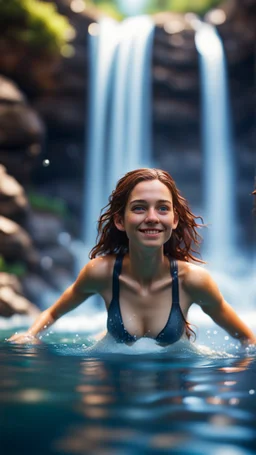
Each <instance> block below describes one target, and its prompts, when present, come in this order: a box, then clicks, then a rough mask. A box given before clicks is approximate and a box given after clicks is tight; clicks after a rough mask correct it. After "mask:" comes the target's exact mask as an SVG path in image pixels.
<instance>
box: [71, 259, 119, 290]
mask: <svg viewBox="0 0 256 455" xmlns="http://www.w3.org/2000/svg"><path fill="white" fill-rule="evenodd" d="M115 258H116V256H115V255H108V256H100V257H97V258H95V259H91V260H90V261H89V262H88V263H87V264H86V265H85V266H84V267H83V269H82V270H81V272H80V273H79V275H78V278H77V280H76V282H75V287H76V288H77V289H79V290H81V291H83V290H85V289H86V290H90V291H92V292H99V291H101V290H102V289H104V288H105V287H106V286H107V285H108V284H109V281H110V280H111V279H112V274H113V267H114V262H115Z"/></svg>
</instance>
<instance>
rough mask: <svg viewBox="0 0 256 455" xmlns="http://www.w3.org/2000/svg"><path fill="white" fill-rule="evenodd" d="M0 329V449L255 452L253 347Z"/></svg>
mask: <svg viewBox="0 0 256 455" xmlns="http://www.w3.org/2000/svg"><path fill="white" fill-rule="evenodd" d="M12 332H13V331H12ZM0 333H1V335H0V339H1V341H0V371H1V391H0V399H1V407H0V409H1V410H0V423H1V434H0V448H1V454H2V455H9V454H17V455H18V454H26V455H30V454H31V455H32V454H33V455H48V454H49V455H57V454H62V455H64V454H69V455H71V454H72V455H73V454H74V455H75V454H79V455H80V454H81V455H84V454H88V455H94V454H97V455H103V454H104V455H108V454H111V455H116V454H118V455H119V454H120V455H121V454H122V455H123V454H124V455H130V454H138V455H139V454H140V455H141V454H166V453H171V454H174V455H176V454H179V455H181V454H182V455H249V454H255V453H256V419H255V417H256V355H255V350H253V349H252V350H251V351H250V350H249V351H248V350H247V351H242V350H237V351H236V352H233V353H232V352H231V351H230V352H227V350H226V351H225V350H223V351H219V350H218V351H212V350H210V349H209V348H207V347H206V346H205V347H202V346H201V347H200V346H190V345H189V344H188V343H187V342H180V343H178V344H175V345H174V346H173V347H171V348H161V347H159V346H156V345H155V342H154V341H153V340H149V339H142V340H139V341H138V342H137V343H136V349H135V348H129V347H126V346H120V345H118V346H117V345H115V344H113V342H112V341H111V340H109V339H105V340H103V341H101V342H99V343H98V344H96V347H95V345H93V343H92V341H91V340H90V339H88V336H87V335H85V334H83V333H80V334H77V333H76V334H75V333H68V334H67V333H52V334H50V335H49V334H48V336H47V335H45V336H44V343H42V344H40V345H35V346H18V345H10V344H7V343H5V342H4V339H5V337H6V336H8V335H9V334H10V333H11V331H10V330H8V331H6V330H2V331H1V332H0ZM111 343H112V344H111ZM110 346H112V349H110Z"/></svg>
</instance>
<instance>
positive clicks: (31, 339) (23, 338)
mask: <svg viewBox="0 0 256 455" xmlns="http://www.w3.org/2000/svg"><path fill="white" fill-rule="evenodd" d="M7 341H9V342H10V343H15V344H41V341H40V340H38V338H36V337H35V336H34V335H31V334H30V333H28V332H22V333H15V335H12V336H11V338H8V339H7Z"/></svg>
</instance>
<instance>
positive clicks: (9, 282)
mask: <svg viewBox="0 0 256 455" xmlns="http://www.w3.org/2000/svg"><path fill="white" fill-rule="evenodd" d="M1 287H9V288H11V289H13V291H14V292H15V293H16V294H22V293H23V288H22V285H21V282H20V280H19V279H18V278H17V277H16V276H15V275H11V274H9V273H5V272H0V288H1Z"/></svg>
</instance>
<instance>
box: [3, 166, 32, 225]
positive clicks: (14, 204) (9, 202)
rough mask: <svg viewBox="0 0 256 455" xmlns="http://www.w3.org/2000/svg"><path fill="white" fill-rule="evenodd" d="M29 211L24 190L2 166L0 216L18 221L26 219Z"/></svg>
mask: <svg viewBox="0 0 256 455" xmlns="http://www.w3.org/2000/svg"><path fill="white" fill-rule="evenodd" d="M28 210H29V204H28V200H27V198H26V195H25V192H24V189H23V188H22V186H21V185H20V184H19V183H18V182H17V180H15V179H14V178H13V177H12V176H10V175H8V174H7V173H6V169H5V167H4V166H2V165H1V164H0V214H1V215H3V216H5V217H7V218H11V219H13V220H16V221H17V219H19V220H21V219H24V218H25V216H26V215H27V213H28Z"/></svg>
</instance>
